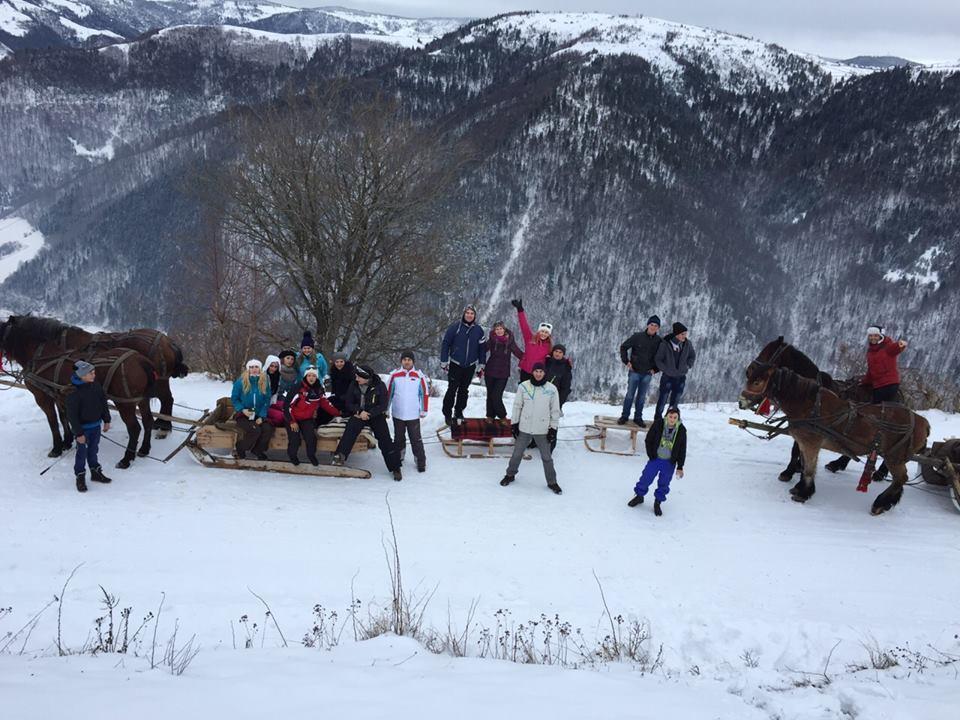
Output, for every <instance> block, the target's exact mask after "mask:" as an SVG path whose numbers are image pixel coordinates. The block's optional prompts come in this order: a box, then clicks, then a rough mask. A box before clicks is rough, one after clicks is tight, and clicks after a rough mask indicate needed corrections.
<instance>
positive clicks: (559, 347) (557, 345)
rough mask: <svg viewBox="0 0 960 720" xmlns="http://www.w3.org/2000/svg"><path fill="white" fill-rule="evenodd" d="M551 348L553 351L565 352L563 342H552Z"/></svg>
mask: <svg viewBox="0 0 960 720" xmlns="http://www.w3.org/2000/svg"><path fill="white" fill-rule="evenodd" d="M553 349H554V351H556V350H560V351H561V352H563V354H564V355H566V354H567V346H566V345H564V344H563V343H554V345H553Z"/></svg>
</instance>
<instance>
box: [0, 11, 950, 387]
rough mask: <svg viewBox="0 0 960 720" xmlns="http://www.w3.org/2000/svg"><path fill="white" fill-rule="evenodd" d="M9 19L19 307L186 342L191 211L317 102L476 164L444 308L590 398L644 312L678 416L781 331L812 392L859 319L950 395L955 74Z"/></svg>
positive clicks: (740, 52) (500, 32) (408, 26)
mask: <svg viewBox="0 0 960 720" xmlns="http://www.w3.org/2000/svg"><path fill="white" fill-rule="evenodd" d="M0 2H2V4H0V28H3V34H0V42H2V43H3V44H4V45H5V46H6V47H7V48H10V49H11V50H12V51H13V52H11V53H9V54H8V56H7V57H6V59H5V60H3V61H0V128H2V129H3V133H4V137H5V138H8V139H9V141H8V142H6V143H4V144H3V145H2V146H0V206H3V207H4V208H5V212H6V214H7V215H8V216H10V217H19V218H24V219H26V220H27V221H29V223H30V224H31V225H32V226H33V227H35V228H37V229H38V230H39V231H41V232H42V233H43V236H44V238H45V239H46V241H45V245H44V247H43V249H42V250H40V252H38V253H37V254H36V256H35V257H34V258H33V259H32V260H30V261H29V262H26V263H23V264H22V265H20V266H19V269H18V270H17V271H16V272H14V273H12V274H11V275H10V276H9V277H8V278H7V279H6V280H5V282H4V283H3V285H2V290H3V292H4V305H5V306H7V307H9V308H11V309H16V310H24V309H35V310H36V309H39V310H43V311H48V312H53V313H57V314H60V315H63V316H66V317H67V318H68V319H71V320H85V321H86V322H87V323H88V324H89V323H91V322H95V323H98V324H103V325H128V324H138V325H143V324H155V325H159V326H163V327H169V326H171V325H175V322H176V317H177V315H178V308H179V305H178V303H182V302H183V298H179V297H178V296H177V292H176V290H177V282H178V278H179V277H180V276H181V274H182V267H183V261H184V258H185V257H187V256H189V254H190V251H191V242H192V238H195V237H196V235H197V233H198V232H199V229H200V225H201V213H200V208H199V206H198V203H197V200H196V199H195V198H194V197H193V196H192V195H191V194H190V193H189V192H186V191H185V190H184V188H185V186H187V185H188V184H189V178H190V177H191V176H192V175H193V174H195V173H196V172H197V169H198V168H201V167H203V166H204V164H205V163H207V162H210V161H211V160H212V159H217V158H223V157H229V156H230V155H231V153H232V152H233V151H234V148H233V147H232V145H231V138H232V134H231V132H230V131H229V128H230V117H231V112H232V109H233V108H235V107H237V106H240V105H243V106H251V105H256V104H258V103H262V102H269V101H270V100H271V99H273V98H276V97H277V96H278V94H280V93H281V92H284V91H285V89H287V88H290V87H304V86H306V85H309V84H310V83H316V82H323V81H325V80H330V79H335V78H336V79H343V80H346V81H354V80H362V81H364V82H368V83H375V84H376V85H377V86H379V87H381V88H382V89H383V90H384V92H386V93H387V94H389V95H393V96H395V97H397V98H398V99H399V101H400V102H401V103H403V105H404V107H407V108H410V111H411V112H412V113H414V115H415V116H416V118H417V120H418V122H422V123H427V124H432V125H434V126H436V128H437V129H438V131H442V132H448V133H455V134H457V135H458V136H459V137H462V138H463V139H464V140H465V141H466V142H468V143H469V144H470V145H471V146H472V147H473V148H474V151H475V154H476V157H477V161H476V162H475V163H473V164H471V165H470V166H469V168H468V169H467V170H466V171H465V173H466V174H465V176H464V177H463V178H462V182H461V184H460V191H459V193H458V196H457V198H456V204H457V207H458V209H459V210H460V211H462V212H463V213H464V214H465V216H466V217H468V218H470V221H471V222H470V229H469V233H468V235H469V236H468V237H465V238H464V242H468V243H469V246H470V247H471V248H472V249H473V250H474V256H475V258H476V263H477V272H476V273H473V274H472V275H471V277H475V278H476V280H475V282H474V284H473V285H472V286H471V287H466V288H454V289H451V292H453V293H455V294H457V295H460V296H462V297H463V298H464V299H465V300H470V301H475V302H477V303H479V306H480V315H481V318H482V319H483V320H484V321H486V322H490V321H492V320H493V319H496V318H505V319H507V320H508V321H509V322H511V323H512V322H513V320H512V318H511V312H512V311H511V309H510V307H509V300H510V299H511V298H512V297H515V296H521V295H522V296H523V298H524V303H525V305H526V306H527V308H528V311H529V312H530V314H531V315H532V316H533V317H532V319H534V320H537V321H539V320H541V319H543V320H549V321H551V322H552V323H553V324H554V326H555V328H556V332H557V339H558V340H561V341H563V342H564V343H565V344H566V345H567V346H568V348H569V349H570V351H571V353H572V354H573V356H574V359H575V372H576V379H577V381H576V388H577V390H578V391H579V392H580V393H583V394H604V393H606V392H607V390H608V389H609V388H610V387H611V386H614V387H618V388H619V389H622V387H623V374H622V369H621V367H620V365H619V361H618V359H617V347H618V346H619V344H620V342H621V341H622V340H623V339H624V338H625V337H627V336H628V335H629V334H631V333H632V332H634V331H636V330H638V329H640V328H641V327H642V326H643V324H644V321H645V319H646V317H647V315H649V314H651V313H654V312H656V313H658V314H660V315H661V316H662V317H663V318H664V320H665V322H666V323H667V324H669V323H671V322H673V321H674V320H679V321H682V322H683V323H684V324H686V325H687V326H689V327H690V329H691V338H692V340H693V342H694V343H696V345H697V349H698V354H699V357H700V360H699V362H698V365H697V367H696V368H695V370H694V371H693V373H692V374H691V377H690V381H689V385H688V392H689V395H688V397H689V398H691V399H716V398H722V397H730V396H731V394H732V393H735V391H736V389H737V388H738V386H739V384H740V378H741V377H742V372H743V367H744V366H745V365H746V362H748V361H749V359H750V358H751V357H752V356H753V355H754V354H755V353H756V351H757V350H758V349H759V347H760V346H762V344H764V343H765V342H766V341H768V340H770V339H772V338H773V337H776V336H777V335H780V334H784V335H786V336H787V338H788V339H789V340H790V341H792V342H795V343H796V344H797V345H798V346H799V347H801V349H804V350H805V351H807V352H808V353H809V354H810V355H812V356H813V357H814V359H815V360H816V361H818V362H820V363H821V364H822V365H823V366H824V367H827V368H830V367H831V366H832V365H836V364H837V363H838V362H840V356H841V354H842V348H843V346H844V345H845V344H852V345H858V344H859V343H861V342H862V338H863V332H864V328H865V327H866V326H867V325H868V324H873V323H878V322H879V323H883V324H885V325H887V326H888V327H889V328H890V332H891V333H893V334H896V335H899V334H903V335H905V336H906V337H908V338H910V339H914V340H915V342H914V343H912V344H911V348H910V350H909V351H908V354H907V355H906V356H905V357H904V362H905V364H909V365H911V366H913V367H915V368H917V369H918V370H921V371H923V372H924V373H926V374H927V375H928V376H929V377H930V378H933V379H934V380H938V381H941V380H942V381H943V382H945V383H947V382H952V378H954V377H956V374H957V372H958V371H960V359H958V358H960V353H958V351H960V341H958V340H957V338H958V337H960V290H958V289H957V287H956V286H955V284H951V278H952V277H955V276H956V272H957V269H958V263H960V230H958V229H957V228H960V201H958V200H957V198H958V197H960V195H958V191H960V187H958V185H960V179H958V178H960V173H958V172H957V171H958V167H957V164H958V158H960V132H958V130H960V68H957V67H954V66H946V65H945V66H939V67H923V66H916V65H913V64H910V63H907V62H900V61H899V59H891V58H853V59H851V60H849V61H836V60H828V59H824V58H820V57H816V56H811V55H808V54H804V53H796V52H790V51H788V50H786V49H784V48H781V47H778V46H776V45H772V44H768V43H764V42H762V41H759V40H755V39H751V38H746V37H741V36H737V35H732V34H728V33H723V32H719V31H714V30H709V29H705V28H697V27H692V26H688V25H683V24H679V23H672V22H668V21H663V20H657V19H654V18H648V17H635V16H631V17H626V16H611V15H602V14H592V13H511V14H507V15H503V16H498V17H495V18H487V19H481V20H472V21H468V22H463V23H462V22H461V21H447V20H436V21H419V20H403V19H393V18H389V17H386V16H379V15H370V14H365V13H359V12H356V11H347V10H343V9H331V8H321V9H315V10H302V9H296V8H285V7H283V6H279V5H273V4H270V3H242V2H210V3H206V2H204V3H200V2H149V1H148V0H133V1H130V0H118V1H117V2H108V1H107V0H97V1H94V0H87V1H86V2H84V3H79V2H72V1H71V2H68V1H67V0H38V2H35V3H27V2H25V0H0ZM27 5H30V6H32V7H36V8H40V10H39V11H37V12H36V13H33V14H30V13H29V12H28V10H27V8H26V6H27ZM10 9H12V12H11V10H10ZM84 12H85V13H86V14H81V13H84ZM13 13H20V16H23V17H30V18H32V19H33V20H32V21H31V22H30V23H27V22H26V21H23V20H21V19H19V18H20V16H18V15H15V14H13ZM43 13H49V15H44V14H43ZM57 13H59V14H57ZM54 17H56V18H59V19H58V20H56V21H54V20H51V18H54ZM11 18H12V19H11ZM37 18H40V19H41V20H42V22H41V21H40V20H37ZM60 19H68V20H70V22H73V23H78V24H82V25H83V27H84V28H87V30H89V31H93V32H96V33H98V34H96V35H87V36H86V37H81V35H83V33H82V32H80V33H74V34H73V35H70V33H69V32H66V31H61V30H60V29H58V28H54V25H55V24H57V23H59V24H60V25H61V26H62V28H65V29H69V28H71V27H72V26H69V25H68V24H65V23H63V22H61V20H60ZM81 21H82V22H81ZM341 23H343V24H341ZM40 28H47V29H46V30H43V29H40ZM18 32H19V33H20V34H19V35H18V34H16V33H18ZM64 32H65V34H64ZM51 33H52V34H51ZM58 33H59V34H58ZM108 33H113V34H115V35H116V36H119V37H114V36H113V35H109V34H108ZM53 35H56V36H57V37H58V38H59V40H56V41H54V40H53V39H52V38H53ZM44 38H46V39H44ZM2 222H3V221H2V220H0V223H2ZM2 253H3V248H2V244H0V255H2ZM0 260H2V257H0ZM78 277H80V278H83V277H94V278H96V283H94V287H93V288H91V287H90V284H89V283H81V282H78Z"/></svg>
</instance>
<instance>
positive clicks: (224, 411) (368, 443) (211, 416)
mask: <svg viewBox="0 0 960 720" xmlns="http://www.w3.org/2000/svg"><path fill="white" fill-rule="evenodd" d="M232 416H233V407H232V406H231V405H230V401H229V398H223V399H221V400H220V401H219V402H218V403H217V409H216V410H215V411H213V412H212V413H205V414H204V418H203V419H202V423H201V424H198V425H195V426H194V427H193V428H191V430H190V432H189V434H188V435H187V439H186V440H184V442H183V443H181V445H180V447H178V448H177V449H176V450H175V451H174V452H173V453H171V454H170V456H168V458H167V459H169V458H170V457H172V456H173V455H175V454H176V453H177V452H178V451H179V450H180V449H181V448H182V447H186V448H187V449H188V450H189V451H190V453H191V454H192V455H193V456H194V457H195V458H196V459H197V460H198V461H199V462H200V463H201V464H202V465H204V466H205V467H213V468H221V469H224V470H259V471H261V472H279V473H287V474H291V475H313V476H318V477H348V478H369V477H370V472H369V471H368V470H361V469H359V468H353V467H347V466H346V465H332V464H330V463H329V462H326V463H324V462H321V464H320V465H317V466H314V465H311V464H310V463H309V462H307V460H306V449H305V448H304V446H303V444H302V443H301V446H300V456H299V457H300V461H301V462H300V464H299V465H294V464H293V463H291V462H290V461H289V460H288V459H287V429H286V428H283V427H276V428H274V429H273V436H272V437H271V438H270V444H269V445H268V446H267V456H268V458H269V459H268V460H256V459H251V458H249V457H248V458H243V459H241V458H238V457H234V455H233V450H234V447H235V445H236V443H237V434H238V433H239V432H240V429H239V428H238V427H237V424H236V422H234V421H233V420H232V419H228V418H232ZM345 427H346V423H345V422H342V421H334V422H331V423H329V424H328V425H323V426H321V427H318V428H317V431H316V432H317V455H318V458H319V459H327V458H325V457H324V455H326V454H332V453H333V452H334V451H336V449H337V445H338V443H339V442H340V437H341V436H342V435H343V431H344V428H345ZM375 447H377V441H376V439H375V438H374V436H373V433H371V432H370V430H369V429H368V428H364V429H363V430H362V431H361V432H360V435H359V436H358V437H357V441H356V443H355V444H354V446H353V450H352V452H351V454H352V453H357V452H365V451H367V450H370V449H372V448H375ZM321 453H323V454H324V455H321Z"/></svg>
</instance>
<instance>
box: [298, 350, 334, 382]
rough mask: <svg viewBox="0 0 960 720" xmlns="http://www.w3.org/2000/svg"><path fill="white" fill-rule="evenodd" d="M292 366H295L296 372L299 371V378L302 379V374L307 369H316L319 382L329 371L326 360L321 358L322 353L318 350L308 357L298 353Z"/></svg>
mask: <svg viewBox="0 0 960 720" xmlns="http://www.w3.org/2000/svg"><path fill="white" fill-rule="evenodd" d="M294 365H296V367H297V370H299V371H300V377H301V378H303V374H304V373H305V372H306V371H307V368H308V367H310V366H314V367H316V368H317V375H319V376H320V377H319V378H318V379H319V380H320V381H323V379H324V378H325V377H326V376H327V372H328V370H329V368H328V366H327V359H326V358H325V357H324V356H323V353H322V352H320V351H318V350H314V351H313V353H312V354H311V355H310V356H309V357H308V356H306V355H304V354H303V353H300V354H299V355H297V361H296V362H295V363H294Z"/></svg>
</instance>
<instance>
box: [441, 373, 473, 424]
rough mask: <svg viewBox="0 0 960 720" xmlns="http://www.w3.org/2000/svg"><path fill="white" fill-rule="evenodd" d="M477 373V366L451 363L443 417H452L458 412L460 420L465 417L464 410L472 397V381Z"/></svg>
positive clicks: (444, 397)
mask: <svg viewBox="0 0 960 720" xmlns="http://www.w3.org/2000/svg"><path fill="white" fill-rule="evenodd" d="M476 372H477V366H476V365H467V366H466V367H464V366H462V365H457V364H456V363H450V370H449V371H448V372H447V392H446V393H445V394H444V396H443V416H444V417H445V418H448V417H450V416H451V415H453V414H454V412H456V416H457V417H458V418H462V417H463V410H464V408H466V407H467V399H468V398H469V397H470V381H471V380H473V376H474V374H476Z"/></svg>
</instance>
